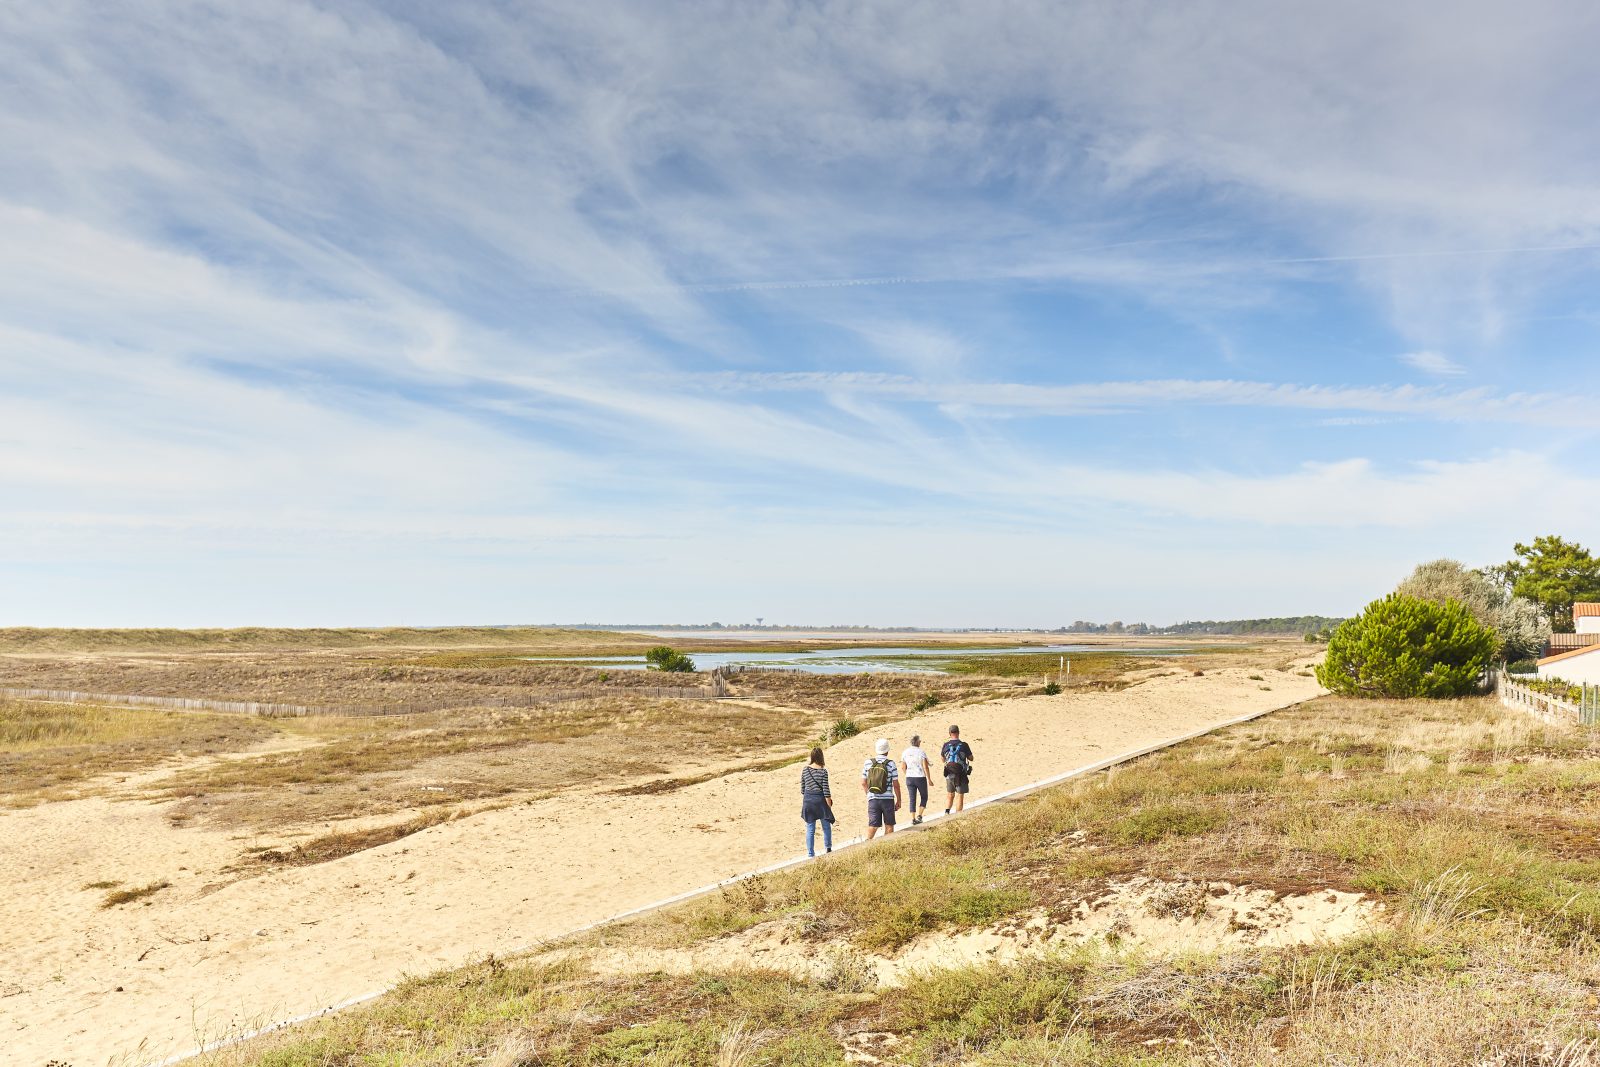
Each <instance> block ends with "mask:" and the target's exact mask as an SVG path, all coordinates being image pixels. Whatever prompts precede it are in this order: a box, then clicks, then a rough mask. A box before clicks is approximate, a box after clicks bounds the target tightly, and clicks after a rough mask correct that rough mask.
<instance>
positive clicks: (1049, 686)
mask: <svg viewBox="0 0 1600 1067" xmlns="http://www.w3.org/2000/svg"><path fill="white" fill-rule="evenodd" d="M1060 692H1061V685H1060V683H1058V682H1046V683H1044V695H1045V696H1047V697H1053V696H1055V695H1057V694H1058V693H1060Z"/></svg>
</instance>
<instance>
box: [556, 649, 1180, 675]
mask: <svg viewBox="0 0 1600 1067" xmlns="http://www.w3.org/2000/svg"><path fill="white" fill-rule="evenodd" d="M1185 651H1187V650H1186V649H1181V648H1114V647H1108V646H1106V645H1016V646H1012V647H1006V648H995V647H993V646H985V647H982V648H951V647H948V646H946V647H944V648H888V647H885V648H835V649H827V650H818V651H815V652H691V653H688V655H689V658H690V659H692V660H694V665H695V668H696V669H697V670H702V671H714V670H716V669H717V668H718V667H767V668H770V669H773V670H785V671H805V672H806V673H807V674H917V673H922V674H948V673H949V670H948V665H949V664H950V663H951V662H952V661H954V660H960V659H970V658H973V657H977V656H1015V655H1019V654H1043V653H1051V654H1054V655H1057V656H1066V657H1067V658H1068V659H1071V658H1072V656H1073V654H1074V653H1104V652H1112V653H1116V654H1117V655H1122V656H1172V655H1182V654H1183V653H1184V652H1185ZM527 658H529V659H534V660H535V661H538V660H542V659H545V657H533V656H530V657H527ZM902 659H919V660H926V661H927V662H925V663H915V664H910V663H902V662H899V661H900V660H902ZM561 662H563V663H589V664H593V665H595V666H597V667H615V668H616V669H618V670H627V671H642V670H644V669H645V667H646V666H647V665H646V663H645V659H644V657H643V656H567V657H562V659H561Z"/></svg>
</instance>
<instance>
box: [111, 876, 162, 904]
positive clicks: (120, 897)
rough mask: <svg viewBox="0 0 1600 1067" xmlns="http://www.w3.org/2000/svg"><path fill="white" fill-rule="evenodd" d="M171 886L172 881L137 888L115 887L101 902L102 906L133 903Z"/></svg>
mask: <svg viewBox="0 0 1600 1067" xmlns="http://www.w3.org/2000/svg"><path fill="white" fill-rule="evenodd" d="M171 888H172V883H171V882H151V883H150V884H149V885H142V886H139V887H138V888H137V889H114V890H112V891H111V892H109V893H107V894H106V896H105V899H104V900H102V901H101V902H100V906H101V907H102V908H115V907H117V906H118V905H120V904H131V903H133V902H134V901H135V900H143V899H144V898H145V897H148V896H154V895H155V894H157V893H159V892H161V891H162V890H163V889H171Z"/></svg>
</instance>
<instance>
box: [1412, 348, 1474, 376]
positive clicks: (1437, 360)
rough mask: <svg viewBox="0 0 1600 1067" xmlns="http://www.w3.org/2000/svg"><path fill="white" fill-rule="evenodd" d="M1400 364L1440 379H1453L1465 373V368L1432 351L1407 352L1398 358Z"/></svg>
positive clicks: (1442, 354) (1440, 353) (1441, 353)
mask: <svg viewBox="0 0 1600 1067" xmlns="http://www.w3.org/2000/svg"><path fill="white" fill-rule="evenodd" d="M1400 362H1402V363H1404V364H1405V365H1406V366H1408V367H1414V368H1416V369H1417V370H1419V371H1422V372H1423V373H1424V374H1432V375H1434V376H1436V377H1441V378H1454V377H1458V376H1460V375H1462V374H1465V373H1467V368H1465V367H1463V366H1462V365H1461V364H1459V363H1457V362H1456V361H1455V360H1453V359H1451V358H1450V357H1449V356H1447V355H1445V354H1444V353H1443V352H1435V351H1433V350H1432V349H1423V350H1422V351H1420V352H1407V353H1405V354H1404V355H1402V356H1401V357H1400Z"/></svg>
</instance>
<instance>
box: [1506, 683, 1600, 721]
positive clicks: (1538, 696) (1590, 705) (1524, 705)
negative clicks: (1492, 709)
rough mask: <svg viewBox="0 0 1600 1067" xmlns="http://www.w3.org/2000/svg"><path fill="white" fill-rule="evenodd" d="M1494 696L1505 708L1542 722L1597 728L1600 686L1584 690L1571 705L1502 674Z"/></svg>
mask: <svg viewBox="0 0 1600 1067" xmlns="http://www.w3.org/2000/svg"><path fill="white" fill-rule="evenodd" d="M1495 692H1496V694H1497V695H1498V696H1499V697H1500V703H1502V704H1504V705H1505V706H1506V707H1508V708H1517V709H1519V710H1521V711H1525V712H1527V713H1528V714H1530V715H1532V716H1534V717H1535V718H1537V719H1542V720H1543V721H1545V722H1551V723H1576V724H1578V725H1580V726H1595V725H1600V685H1586V686H1583V688H1582V693H1583V696H1582V698H1581V699H1580V701H1579V702H1578V703H1576V704H1574V703H1572V702H1571V701H1570V700H1562V699H1560V698H1559V697H1553V696H1551V695H1550V694H1549V693H1541V692H1538V691H1537V690H1535V689H1531V688H1529V687H1528V686H1525V685H1520V684H1518V683H1517V682H1515V681H1513V680H1512V679H1511V676H1510V675H1509V674H1506V673H1505V672H1504V671H1502V672H1501V673H1500V676H1499V678H1498V679H1497V681H1496V684H1495Z"/></svg>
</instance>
